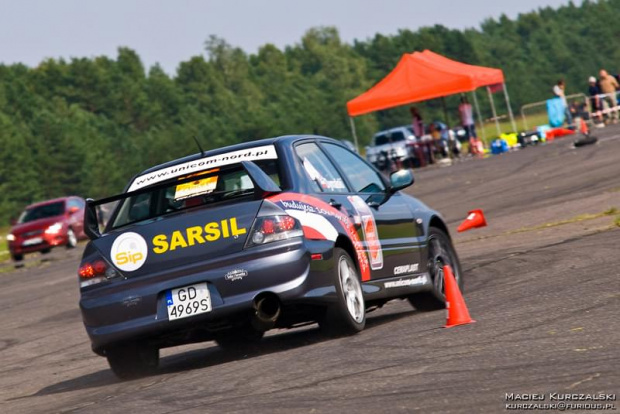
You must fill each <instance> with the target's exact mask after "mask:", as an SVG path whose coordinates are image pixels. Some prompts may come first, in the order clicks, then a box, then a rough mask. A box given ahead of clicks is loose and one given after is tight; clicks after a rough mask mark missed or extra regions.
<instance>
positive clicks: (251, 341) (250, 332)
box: [215, 324, 265, 351]
mask: <svg viewBox="0 0 620 414" xmlns="http://www.w3.org/2000/svg"><path fill="white" fill-rule="evenodd" d="M264 335H265V332H261V331H257V330H256V329H254V328H252V326H251V325H249V324H248V325H244V326H240V327H236V328H233V329H230V330H228V331H224V332H222V333H219V334H218V335H217V336H216V337H215V343H217V344H218V345H219V347H220V348H222V349H226V350H231V351H233V350H239V349H247V348H248V347H251V346H253V345H256V344H258V343H259V342H260V340H261V339H263V336H264Z"/></svg>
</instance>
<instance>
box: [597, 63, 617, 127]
mask: <svg viewBox="0 0 620 414" xmlns="http://www.w3.org/2000/svg"><path fill="white" fill-rule="evenodd" d="M598 83H599V86H600V88H601V92H602V93H604V94H605V97H604V98H603V106H607V107H608V108H609V112H610V115H609V117H610V118H611V120H612V122H613V123H614V124H615V123H617V122H618V111H617V108H616V106H617V104H616V102H617V101H616V90H617V89H618V81H617V80H616V78H614V77H613V76H611V75H609V73H607V71H606V70H605V69H601V71H600V72H599V81H598Z"/></svg>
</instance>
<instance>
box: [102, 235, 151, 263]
mask: <svg viewBox="0 0 620 414" xmlns="http://www.w3.org/2000/svg"><path fill="white" fill-rule="evenodd" d="M148 253H149V251H148V248H147V246H146V241H145V240H144V237H142V236H140V235H139V234H138V233H134V232H128V233H123V234H121V235H120V236H118V237H117V238H116V240H114V243H112V249H111V250H110V258H111V259H112V263H114V265H115V266H116V267H118V268H119V269H121V270H124V271H126V272H133V271H134V270H138V269H139V268H141V267H142V265H143V264H144V262H145V261H146V257H147V256H148Z"/></svg>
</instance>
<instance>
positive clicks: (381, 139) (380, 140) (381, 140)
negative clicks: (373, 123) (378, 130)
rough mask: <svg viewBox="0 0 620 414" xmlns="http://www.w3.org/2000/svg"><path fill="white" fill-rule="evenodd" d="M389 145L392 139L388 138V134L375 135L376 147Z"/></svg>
mask: <svg viewBox="0 0 620 414" xmlns="http://www.w3.org/2000/svg"><path fill="white" fill-rule="evenodd" d="M389 143H390V138H389V137H388V136H387V134H379V135H375V145H376V146H379V145H385V144H389Z"/></svg>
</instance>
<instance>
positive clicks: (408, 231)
mask: <svg viewBox="0 0 620 414" xmlns="http://www.w3.org/2000/svg"><path fill="white" fill-rule="evenodd" d="M321 147H322V148H324V149H325V151H326V153H327V154H328V156H329V157H330V159H331V160H332V161H333V163H334V164H335V166H336V168H337V169H338V170H339V172H341V174H342V176H343V178H344V179H345V181H346V183H347V187H348V188H350V193H349V194H346V195H340V194H338V195H337V197H338V199H339V200H341V201H342V204H343V205H347V208H351V209H352V211H351V212H352V213H353V216H354V218H355V221H356V223H359V225H360V227H361V233H362V235H363V240H364V245H365V248H366V249H367V251H368V255H369V260H370V266H371V269H372V271H373V273H372V274H373V277H374V278H386V277H393V276H395V275H400V274H410V273H415V272H416V271H417V270H418V269H419V268H420V258H421V256H420V254H421V253H420V248H419V245H418V243H417V239H416V238H417V237H419V236H420V234H419V232H420V230H419V227H418V226H417V225H415V221H414V217H413V213H412V212H411V209H410V208H409V207H408V205H407V204H406V201H405V199H404V197H402V196H401V195H400V193H395V194H392V195H390V194H389V192H388V188H387V186H386V182H385V180H384V179H382V177H381V176H380V174H379V173H378V172H377V171H376V170H375V169H373V168H372V167H371V166H369V165H368V164H367V163H366V162H365V161H364V160H362V159H361V158H360V157H359V156H357V155H356V154H354V153H353V152H351V151H349V150H347V149H346V148H343V147H341V146H339V145H337V144H333V143H329V142H322V143H321ZM345 198H346V201H348V202H349V203H350V204H347V203H346V202H345ZM356 216H357V217H359V218H357V217H356Z"/></svg>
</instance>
